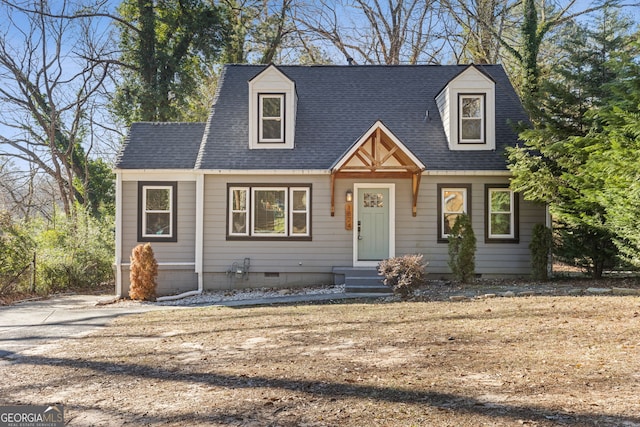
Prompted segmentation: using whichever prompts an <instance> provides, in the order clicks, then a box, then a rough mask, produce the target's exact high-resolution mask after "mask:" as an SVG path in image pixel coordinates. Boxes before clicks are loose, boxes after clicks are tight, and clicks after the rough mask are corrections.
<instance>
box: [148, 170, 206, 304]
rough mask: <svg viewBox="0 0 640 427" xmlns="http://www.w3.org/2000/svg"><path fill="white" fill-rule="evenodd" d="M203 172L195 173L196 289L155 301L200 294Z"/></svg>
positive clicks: (202, 281)
mask: <svg viewBox="0 0 640 427" xmlns="http://www.w3.org/2000/svg"><path fill="white" fill-rule="evenodd" d="M203 233H204V174H202V173H199V174H198V175H196V236H195V258H196V259H195V264H196V265H195V273H196V275H197V276H198V289H196V290H194V291H187V292H183V293H181V294H178V295H168V296H164V297H158V298H156V301H159V302H162V301H174V300H177V299H182V298H186V297H192V296H195V295H200V294H202V291H203V289H204V280H203V277H202V261H203V258H202V256H203V255H202V254H203V244H204V236H203Z"/></svg>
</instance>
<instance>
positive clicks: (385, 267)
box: [378, 254, 427, 298]
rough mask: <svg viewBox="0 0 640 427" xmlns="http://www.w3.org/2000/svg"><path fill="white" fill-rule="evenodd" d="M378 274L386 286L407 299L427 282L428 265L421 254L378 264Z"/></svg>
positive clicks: (389, 259)
mask: <svg viewBox="0 0 640 427" xmlns="http://www.w3.org/2000/svg"><path fill="white" fill-rule="evenodd" d="M378 273H379V274H380V275H381V276H383V277H384V280H383V282H384V284H385V285H387V286H389V287H391V289H393V292H394V293H396V294H399V295H400V296H402V297H403V298H406V297H407V296H409V295H410V294H412V293H413V291H414V290H416V289H417V288H419V287H420V286H421V285H423V284H424V282H425V280H426V277H425V276H426V275H427V272H426V263H425V262H424V261H423V256H422V255H421V254H417V255H403V256H400V257H393V258H388V259H385V260H383V261H381V262H380V264H378Z"/></svg>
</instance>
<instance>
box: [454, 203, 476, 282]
mask: <svg viewBox="0 0 640 427" xmlns="http://www.w3.org/2000/svg"><path fill="white" fill-rule="evenodd" d="M449 268H451V272H452V273H453V277H454V278H455V279H456V280H459V281H461V282H462V283H467V282H470V281H471V279H473V276H474V275H475V270H476V235H475V233H474V232H473V227H472V225H471V218H470V217H469V215H467V214H462V215H460V216H458V218H457V219H456V222H455V224H454V225H453V227H452V228H451V233H449Z"/></svg>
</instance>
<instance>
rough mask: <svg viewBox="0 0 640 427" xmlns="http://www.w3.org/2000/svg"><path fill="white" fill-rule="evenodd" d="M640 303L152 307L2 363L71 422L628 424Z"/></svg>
mask: <svg viewBox="0 0 640 427" xmlns="http://www.w3.org/2000/svg"><path fill="white" fill-rule="evenodd" d="M638 356H640V299H639V298H638V297H633V296H624V297H621V296H580V297H575V296H534V297H521V298H488V299H473V300H467V301H463V302H450V301H410V302H387V303H382V302H373V303H368V304H361V303H349V304H339V303H337V301H336V302H334V303H333V304H325V305H288V306H278V307H268V306H266V307H250V308H227V307H204V308H194V309H183V310H162V311H153V312H149V313H145V314H142V315H135V316H127V317H122V318H119V319H117V320H116V321H115V322H114V323H113V324H112V325H111V326H110V327H108V328H105V329H103V330H101V331H99V332H97V333H95V334H92V335H90V336H86V337H83V338H81V339H74V340H66V341H59V342H58V343H57V345H56V346H54V347H48V348H46V349H45V348H41V349H40V352H39V353H32V354H29V355H26V356H21V357H18V358H15V359H0V375H1V376H2V378H3V381H2V382H0V404H39V405H42V404H53V403H61V404H64V405H65V410H66V419H67V421H68V423H69V425H77V426H86V425H97V426H113V425H129V424H130V425H155V424H162V425H171V426H182V425H189V426H194V425H203V426H205V425H206V426H338V425H339V426H363V425H379V426H427V425H434V426H436V425H437V426H479V425H491V426H520V425H535V426H557V425H575V426H591V425H593V426H596V425H597V426H640V416H639V415H638V414H640V398H639V397H638V396H640V358H639V357H638Z"/></svg>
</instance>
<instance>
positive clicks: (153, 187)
mask: <svg viewBox="0 0 640 427" xmlns="http://www.w3.org/2000/svg"><path fill="white" fill-rule="evenodd" d="M176 210H177V183H175V182H170V183H166V182H140V183H139V184H138V213H139V216H138V241H140V242H176V241H177V230H176V228H177V212H176Z"/></svg>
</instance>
